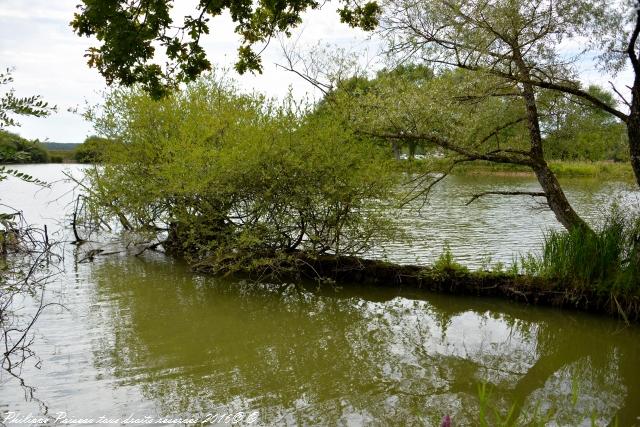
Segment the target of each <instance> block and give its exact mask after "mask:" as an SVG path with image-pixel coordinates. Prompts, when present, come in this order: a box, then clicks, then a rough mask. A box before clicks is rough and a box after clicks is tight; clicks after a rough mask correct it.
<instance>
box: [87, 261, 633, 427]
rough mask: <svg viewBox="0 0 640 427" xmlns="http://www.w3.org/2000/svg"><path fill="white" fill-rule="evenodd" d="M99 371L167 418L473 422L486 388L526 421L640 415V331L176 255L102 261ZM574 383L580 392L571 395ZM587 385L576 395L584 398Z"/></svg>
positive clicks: (562, 314)
mask: <svg viewBox="0 0 640 427" xmlns="http://www.w3.org/2000/svg"><path fill="white" fill-rule="evenodd" d="M91 279H92V281H95V283H96V284H97V286H96V291H95V296H94V298H95V302H94V303H95V304H97V305H98V306H100V307H101V309H100V310H96V312H95V313H94V314H95V315H94V316H93V320H92V321H93V322H95V323H96V324H100V325H101V328H102V330H103V333H104V337H105V339H104V340H102V341H101V343H102V344H101V345H99V346H96V348H95V350H94V364H95V365H96V368H97V369H98V370H99V371H100V372H101V373H102V374H103V375H105V376H112V377H115V378H116V379H117V381H118V384H119V385H120V386H124V385H126V386H137V387H140V389H141V392H142V394H143V396H144V397H145V398H146V399H150V400H152V401H153V402H155V404H156V405H157V406H158V409H159V412H160V413H162V414H167V415H168V414H171V415H175V414H206V413H208V412H212V411H237V410H245V411H246V410H249V409H257V410H260V412H261V420H262V421H263V422H264V423H266V424H274V423H281V424H290V425H295V424H297V425H301V424H302V425H307V424H313V425H318V424H319V425H342V424H355V425H359V424H362V423H373V424H376V425H398V424H403V425H405V424H406V425H425V424H427V425H434V424H436V423H437V421H438V420H439V419H441V417H442V416H443V415H444V414H446V413H448V414H452V416H453V417H454V419H455V420H456V422H457V425H474V421H476V420H477V411H478V399H477V385H478V384H479V383H480V382H487V383H489V384H490V385H491V386H492V389H493V395H492V401H493V402H494V404H496V405H497V406H499V407H500V408H502V409H503V410H504V411H506V410H508V408H509V407H511V406H512V405H513V406H514V408H515V410H516V411H518V412H521V418H520V422H521V423H525V422H526V421H527V417H528V415H530V414H531V413H532V412H533V411H534V409H535V408H538V410H539V412H544V413H553V414H554V418H555V419H557V420H558V423H559V424H570V425H575V424H579V423H581V422H588V421H589V419H590V418H591V417H594V419H596V420H599V422H600V424H602V423H606V421H607V420H609V419H611V418H612V417H613V416H614V415H616V414H617V415H618V416H619V417H620V421H621V423H620V425H632V423H633V421H631V420H633V419H634V417H635V416H636V415H638V409H639V408H640V401H639V400H638V399H639V397H640V378H639V377H638V375H637V366H638V362H640V345H639V343H638V340H637V336H638V335H637V334H638V332H639V331H638V329H637V328H621V325H620V324H619V323H616V322H613V321H610V320H608V319H604V318H602V319H600V318H594V317H589V316H584V315H581V314H579V313H572V312H566V311H556V310H546V309H537V308H531V307H525V306H515V307H514V306H511V305H509V304H506V303H504V302H500V301H494V300H489V299H482V300H474V299H472V298H451V297H447V296H442V295H432V294H424V293H419V292H400V291H398V290H385V289H362V288H355V287H350V286H345V287H344V288H343V289H338V290H336V289H333V288H330V287H324V288H322V289H320V290H318V291H315V290H311V289H308V288H307V287H303V286H300V285H297V286H294V285H290V286H270V285H251V284H247V283H242V282H240V283H238V281H235V282H233V281H230V280H222V279H214V278H204V277H196V278H193V276H191V275H190V274H188V273H187V272H185V271H184V269H183V267H181V266H180V265H177V264H175V263H169V262H166V261H154V260H151V259H147V260H131V259H120V260H118V259H115V260H113V261H111V262H108V263H105V264H103V265H100V266H96V267H95V268H94V269H93V270H92V271H91ZM572 384H574V386H573V389H572ZM575 384H577V385H578V394H577V397H574V393H573V392H572V390H574V389H575Z"/></svg>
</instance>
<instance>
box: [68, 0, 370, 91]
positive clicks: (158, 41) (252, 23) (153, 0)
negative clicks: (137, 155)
mask: <svg viewBox="0 0 640 427" xmlns="http://www.w3.org/2000/svg"><path fill="white" fill-rule="evenodd" d="M172 3H173V2H171V1H169V0H141V1H138V2H129V1H125V0H118V1H105V0H83V1H82V4H81V5H80V6H79V9H80V11H79V13H76V14H75V16H74V19H73V21H72V22H71V26H72V27H73V29H74V31H75V32H76V33H77V34H78V35H79V36H88V37H90V36H95V37H96V38H97V40H99V41H100V43H101V45H100V46H99V47H92V48H90V49H89V52H88V55H87V56H88V58H89V65H90V66H92V67H95V68H97V69H98V70H99V71H100V73H101V74H102V75H103V76H104V77H105V79H106V80H107V83H109V84H111V83H120V84H123V85H132V84H134V83H141V84H142V85H143V87H144V88H145V90H146V91H148V92H149V93H151V94H152V95H153V96H154V97H156V98H157V97H160V96H163V95H165V94H166V93H167V90H168V89H171V88H175V83H176V82H180V81H182V82H185V81H192V80H194V79H195V78H196V77H197V76H199V75H200V74H201V73H202V72H204V71H206V70H210V69H211V61H209V59H208V58H207V55H206V52H205V50H204V48H203V47H202V45H201V37H202V36H206V35H207V34H209V25H210V24H209V23H210V19H211V18H215V17H216V16H219V15H221V14H222V13H224V12H225V11H228V12H229V13H230V14H231V19H232V20H233V21H234V22H235V24H236V27H235V32H236V33H237V34H238V35H239V36H240V39H241V43H242V44H241V46H240V47H239V48H238V61H237V62H236V65H235V68H236V70H237V71H238V72H240V73H244V72H246V71H258V72H260V71H261V70H262V63H261V60H260V54H259V53H256V52H255V50H254V45H256V44H261V43H266V42H268V41H269V40H270V39H271V38H272V37H273V36H275V35H276V34H278V33H284V34H285V35H290V31H291V30H292V29H293V28H295V27H296V26H298V25H299V24H300V23H301V22H302V14H303V13H304V12H305V11H306V10H309V9H317V8H319V7H320V6H321V3H319V2H317V1H316V0H284V1H279V2H273V1H266V0H261V1H258V2H255V3H251V2H246V1H243V0H232V1H228V2H212V1H209V0H199V1H198V2H197V6H196V7H195V10H194V14H193V15H188V16H185V17H184V20H183V22H182V23H175V22H174V21H173V18H172V17H171V9H172V7H173V4H172ZM342 3H343V5H344V7H343V8H342V9H340V17H341V19H342V21H343V22H347V23H349V24H350V25H352V26H358V27H362V28H364V29H366V30H372V29H373V28H374V27H375V26H376V25H377V22H378V21H377V16H378V14H379V13H380V8H379V7H378V5H377V4H376V3H375V2H367V3H364V4H360V3H357V2H352V1H351V0H343V1H342ZM158 46H160V47H161V48H162V50H163V52H162V53H163V54H164V55H166V58H168V63H167V64H166V66H165V67H164V68H163V67H162V66H161V65H159V64H158V63H157V62H156V61H155V60H157V57H156V54H157V52H156V47H158Z"/></svg>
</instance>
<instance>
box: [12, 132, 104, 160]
mask: <svg viewBox="0 0 640 427" xmlns="http://www.w3.org/2000/svg"><path fill="white" fill-rule="evenodd" d="M107 142H108V141H107V140H106V139H105V138H100V137H97V136H90V137H88V138H87V139H86V140H85V141H84V142H83V143H82V144H73V143H60V142H40V141H38V140H28V139H25V138H23V137H21V136H20V135H18V134H15V133H12V132H8V131H5V130H0V164H8V163H67V162H69V163H70V162H78V163H97V162H99V161H100V153H101V152H102V151H103V149H104V146H105V144H106V143H107Z"/></svg>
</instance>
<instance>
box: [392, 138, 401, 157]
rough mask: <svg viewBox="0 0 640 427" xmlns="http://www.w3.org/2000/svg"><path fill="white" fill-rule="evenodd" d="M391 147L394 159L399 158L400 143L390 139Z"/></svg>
mask: <svg viewBox="0 0 640 427" xmlns="http://www.w3.org/2000/svg"><path fill="white" fill-rule="evenodd" d="M391 149H392V150H393V156H394V157H395V158H396V160H400V143H399V142H398V141H397V140H393V141H391Z"/></svg>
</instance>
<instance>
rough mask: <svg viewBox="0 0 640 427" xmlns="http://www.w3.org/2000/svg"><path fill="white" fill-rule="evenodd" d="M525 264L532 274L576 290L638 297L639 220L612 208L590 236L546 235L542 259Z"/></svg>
mask: <svg viewBox="0 0 640 427" xmlns="http://www.w3.org/2000/svg"><path fill="white" fill-rule="evenodd" d="M528 263H529V266H528V267H529V268H530V269H531V270H533V271H534V272H535V273H537V274H539V275H541V276H545V277H551V278H559V279H563V280H565V281H567V282H568V283H567V284H569V285H573V286H576V287H583V286H584V287H595V288H596V289H598V290H601V291H614V292H620V293H640V216H638V215H631V214H624V213H623V212H622V211H621V210H620V209H619V208H617V207H614V208H613V209H612V211H611V213H610V214H609V215H608V216H607V218H606V219H605V220H604V222H603V223H602V224H601V225H600V227H598V228H597V229H596V230H595V231H594V232H590V231H588V230H583V229H575V230H572V231H569V232H566V231H563V232H558V231H552V232H549V233H548V234H547V235H546V236H545V241H544V249H543V253H542V255H541V256H540V257H534V258H529V260H528Z"/></svg>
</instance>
